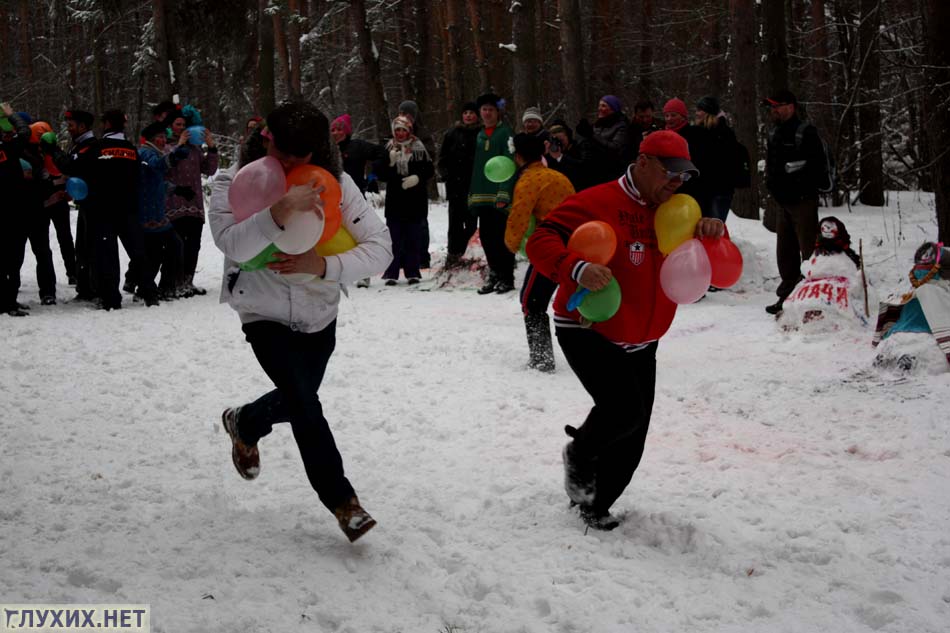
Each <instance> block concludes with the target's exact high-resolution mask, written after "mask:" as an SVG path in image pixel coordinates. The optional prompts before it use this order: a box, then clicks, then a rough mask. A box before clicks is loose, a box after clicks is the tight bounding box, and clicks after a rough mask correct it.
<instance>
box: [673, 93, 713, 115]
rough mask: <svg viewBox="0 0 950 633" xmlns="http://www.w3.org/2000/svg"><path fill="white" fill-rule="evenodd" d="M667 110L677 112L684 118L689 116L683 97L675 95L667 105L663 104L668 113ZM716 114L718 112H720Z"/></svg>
mask: <svg viewBox="0 0 950 633" xmlns="http://www.w3.org/2000/svg"><path fill="white" fill-rule="evenodd" d="M667 112H675V113H676V114H679V115H681V116H682V117H683V118H684V119H688V118H689V112H688V111H687V110H686V104H685V103H684V102H683V100H682V99H679V98H677V97H673V98H672V99H670V100H669V101H667V102H666V105H665V106H663V113H664V114H666V113H667ZM716 114H718V112H717V113H716Z"/></svg>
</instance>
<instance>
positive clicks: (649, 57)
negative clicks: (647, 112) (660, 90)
mask: <svg viewBox="0 0 950 633" xmlns="http://www.w3.org/2000/svg"><path fill="white" fill-rule="evenodd" d="M652 28H653V0H643V1H642V3H641V9H640V38H641V43H640V60H639V68H638V69H637V75H638V76H639V77H640V82H639V86H640V95H641V96H642V97H644V98H648V99H649V98H653V93H654V86H655V83H654V81H653V40H652V38H651V36H650V33H651V31H652ZM659 105H660V107H662V106H663V104H662V103H661V104H659Z"/></svg>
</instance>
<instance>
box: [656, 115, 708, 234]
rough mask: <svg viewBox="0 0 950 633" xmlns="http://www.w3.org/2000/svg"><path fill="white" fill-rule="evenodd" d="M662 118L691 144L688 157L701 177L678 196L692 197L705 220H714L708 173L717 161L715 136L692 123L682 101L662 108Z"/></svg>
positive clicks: (698, 176) (690, 182) (685, 187)
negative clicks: (713, 150)
mask: <svg viewBox="0 0 950 633" xmlns="http://www.w3.org/2000/svg"><path fill="white" fill-rule="evenodd" d="M663 116H664V118H665V119H666V129H667V130H670V131H672V132H676V133H677V134H679V135H680V136H682V137H683V138H685V139H686V143H687V144H688V145H689V155H690V159H691V160H692V161H693V164H694V165H696V168H697V169H699V174H698V175H696V176H695V177H694V178H690V179H689V181H687V182H685V183H683V186H682V187H680V188H679V191H678V192H677V193H685V194H686V195H688V196H692V197H693V198H694V199H695V200H696V203H697V204H699V208H700V210H701V211H702V214H703V217H706V218H708V217H712V215H711V214H710V212H709V209H710V199H711V197H712V196H711V193H710V190H709V180H708V179H707V178H706V171H707V170H709V169H710V164H711V163H712V162H713V161H715V160H717V159H716V157H714V156H712V155H711V151H710V150H711V146H712V133H711V132H710V131H709V130H708V129H707V128H705V127H700V126H696V125H690V124H689V112H688V111H687V109H686V103H684V102H683V100H682V99H679V98H676V97H674V98H672V99H670V100H669V101H667V102H666V105H664V106H663Z"/></svg>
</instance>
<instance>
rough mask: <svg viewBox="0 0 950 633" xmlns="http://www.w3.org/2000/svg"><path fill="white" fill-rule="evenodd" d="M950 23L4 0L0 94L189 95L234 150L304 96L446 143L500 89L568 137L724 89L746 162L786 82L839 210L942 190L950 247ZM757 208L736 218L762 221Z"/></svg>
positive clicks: (516, 2)
mask: <svg viewBox="0 0 950 633" xmlns="http://www.w3.org/2000/svg"><path fill="white" fill-rule="evenodd" d="M242 7H243V8H242ZM947 23H950V5H948V3H945V2H942V1H941V0H912V1H909V2H883V1H882V0H763V1H762V2H753V1H752V0H703V1H696V0H667V1H665V2H658V1H656V0H642V1H632V0H591V1H587V2H582V1H580V0H556V1H555V0H547V1H544V0H438V1H429V0H352V1H336V0H309V1H308V0H241V2H237V3H229V4H224V3H219V2H212V1H210V0H189V1H187V2H185V1H183V0H151V1H143V0H46V1H42V2H28V1H27V0H3V2H2V3H0V29H2V31H3V37H2V38H0V59H2V64H0V68H2V71H0V72H2V80H0V81H2V85H3V99H4V100H7V101H10V102H12V103H14V105H15V106H16V107H17V109H20V110H25V111H28V112H31V113H34V114H36V115H37V116H39V117H41V118H49V119H51V120H54V121H55V120H56V119H57V117H58V116H59V114H60V113H61V112H62V111H63V110H64V109H66V108H69V107H73V108H79V107H81V108H86V109H90V110H93V111H95V112H102V111H104V110H105V109H107V108H111V107H119V108H123V109H125V110H126V111H127V112H128V113H129V118H130V121H131V123H132V128H133V129H138V128H139V125H140V123H141V122H143V121H145V120H146V119H147V118H148V116H147V115H148V110H149V108H150V107H151V105H153V104H155V103H157V102H159V101H162V100H166V99H169V98H170V97H171V95H173V94H177V95H180V98H181V101H182V103H191V104H193V105H195V106H196V107H198V108H199V109H201V111H202V112H203V113H204V116H205V119H206V121H207V123H208V124H209V126H210V127H211V128H212V129H213V130H215V131H216V132H217V133H218V134H219V135H221V136H222V137H227V136H229V135H232V136H233V135H235V134H236V133H237V131H238V130H239V129H240V127H241V126H242V124H243V121H244V119H246V117H247V116H249V115H252V114H256V113H257V114H259V113H264V114H266V113H267V112H268V111H270V109H271V108H272V107H273V106H274V104H275V103H277V102H279V101H281V100H283V99H286V98H293V97H303V98H304V99H308V100H310V101H312V102H314V103H316V104H317V105H318V106H319V107H320V108H321V109H323V110H325V111H326V113H327V114H328V115H330V116H331V118H332V117H334V116H337V115H339V114H341V113H343V112H349V113H350V114H351V116H352V118H353V122H354V132H355V135H356V136H357V137H364V138H368V139H372V140H375V139H378V138H380V137H381V136H383V135H385V134H386V133H387V132H388V121H389V118H390V116H391V115H393V114H394V113H395V107H396V105H397V104H398V103H399V102H400V101H402V100H405V99H413V100H415V101H416V102H417V103H418V104H419V105H420V108H421V113H422V121H423V123H424V126H425V127H426V129H428V130H430V131H438V130H441V129H443V128H445V127H447V126H448V125H450V124H451V122H452V121H453V120H454V119H455V118H456V117H457V115H458V109H459V107H460V105H461V104H462V103H464V102H465V101H467V100H470V99H473V98H474V97H475V96H477V95H478V94H479V93H481V92H484V91H486V90H489V89H491V90H493V91H495V92H497V93H498V94H500V95H502V96H503V97H505V99H506V100H507V104H508V113H509V117H510V118H511V120H512V121H517V120H518V119H517V116H516V115H517V113H520V112H521V111H522V110H523V109H524V108H525V107H527V106H530V105H538V106H540V108H541V110H542V112H543V114H544V116H545V119H546V120H547V121H550V120H553V119H555V118H563V119H564V120H566V121H568V122H570V124H572V125H573V123H574V122H576V121H577V120H579V119H580V118H581V117H584V116H587V117H590V116H591V115H592V114H593V112H594V110H595V108H596V105H597V100H598V98H599V97H600V96H601V95H603V94H616V95H618V96H620V97H621V98H622V99H623V101H624V103H625V104H627V105H628V109H629V108H630V106H632V104H633V103H635V102H636V101H638V100H641V99H651V100H653V101H654V103H657V104H659V105H660V106H662V103H663V102H665V101H666V99H668V98H670V97H673V96H678V97H680V98H682V99H683V100H685V101H686V102H687V103H688V104H693V103H695V102H696V100H697V99H699V98H700V97H702V96H703V95H706V94H711V95H716V96H718V97H719V98H720V100H721V102H722V103H723V109H724V110H725V111H727V112H728V114H729V115H730V116H731V118H732V120H733V123H734V125H735V128H736V130H737V133H738V136H739V139H740V141H742V142H743V143H744V144H745V145H746V146H747V147H749V149H750V151H751V154H752V159H753V162H755V161H756V160H757V158H759V157H760V156H761V152H762V148H763V147H764V142H765V131H764V126H765V125H766V123H767V121H766V117H765V113H764V112H763V111H762V109H761V108H760V107H759V106H758V104H759V101H760V99H761V98H762V97H764V96H765V95H766V94H767V93H768V92H769V91H774V90H778V89H780V88H784V87H788V88H790V89H791V90H792V91H793V92H795V93H796V94H797V95H799V100H800V102H801V105H802V106H803V110H804V112H805V113H806V115H807V117H808V118H809V119H811V120H812V121H814V122H815V123H816V124H817V125H818V127H819V129H820V130H822V132H823V135H824V137H825V139H826V140H827V142H828V144H829V146H830V147H831V148H832V150H833V152H834V156H835V159H836V163H837V169H838V173H839V182H838V191H837V192H836V195H835V196H834V200H831V201H829V202H831V203H833V204H835V205H840V204H849V203H852V204H853V203H858V202H860V203H862V204H867V205H874V206H879V205H882V204H884V203H885V196H886V192H887V191H894V190H923V191H934V192H936V209H937V211H936V213H937V221H938V226H939V232H940V233H939V234H940V238H941V239H942V240H944V241H950V204H948V200H947V195H946V192H947V190H948V187H947V184H946V179H947V178H948V174H950V155H948V153H947V152H948V148H950V139H948V138H947V136H948V134H950V132H948V130H950V112H948V103H950V52H948V49H950V41H948V39H947V38H946V37H944V36H943V35H942V34H940V33H938V31H939V29H940V25H941V24H947ZM760 198H761V196H760V194H759V192H757V191H756V190H755V189H754V188H753V189H749V190H746V191H743V192H741V194H740V195H739V196H737V199H736V201H735V206H734V210H735V211H736V212H737V213H738V214H740V215H742V216H744V217H758V214H759V212H760V207H762V206H765V204H766V201H765V200H764V199H760Z"/></svg>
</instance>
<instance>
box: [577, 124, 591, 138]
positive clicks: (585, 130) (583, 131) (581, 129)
mask: <svg viewBox="0 0 950 633" xmlns="http://www.w3.org/2000/svg"><path fill="white" fill-rule="evenodd" d="M574 131H575V132H576V133H577V134H580V135H581V136H586V137H587V138H590V137H591V136H593V135H594V128H592V127H591V125H590V123H589V122H588V121H587V119H581V120H580V121H578V122H577V127H575V128H574Z"/></svg>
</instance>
